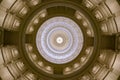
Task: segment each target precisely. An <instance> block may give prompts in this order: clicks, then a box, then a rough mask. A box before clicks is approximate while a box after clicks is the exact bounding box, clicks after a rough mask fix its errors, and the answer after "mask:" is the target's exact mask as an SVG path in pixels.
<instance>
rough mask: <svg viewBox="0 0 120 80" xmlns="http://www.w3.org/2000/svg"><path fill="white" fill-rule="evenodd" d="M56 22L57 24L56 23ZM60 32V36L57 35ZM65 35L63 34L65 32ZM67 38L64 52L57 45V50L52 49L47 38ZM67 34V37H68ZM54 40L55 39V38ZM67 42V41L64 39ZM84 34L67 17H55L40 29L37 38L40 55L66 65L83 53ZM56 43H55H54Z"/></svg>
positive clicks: (50, 60)
mask: <svg viewBox="0 0 120 80" xmlns="http://www.w3.org/2000/svg"><path fill="white" fill-rule="evenodd" d="M55 21H56V22H55ZM59 31H60V33H59V34H57V33H58V32H59ZM62 31H63V32H65V34H63V32H62ZM52 34H53V35H57V36H58V37H59V35H62V36H64V35H65V36H67V38H68V40H69V41H68V42H66V43H67V44H68V45H67V46H66V47H65V46H64V45H63V47H65V48H64V49H63V50H61V49H60V48H59V46H58V45H56V44H54V45H56V47H57V48H58V49H59V50H58V49H57V48H55V49H54V48H53V47H51V46H52V45H50V44H51V43H49V41H48V40H50V39H51V38H49V37H47V36H50V35H52ZM66 34H67V35H66ZM53 39H54V37H53ZM64 40H65V39H64ZM83 41H84V40H83V33H82V31H81V29H80V27H79V26H78V25H77V24H76V23H75V22H74V21H73V20H71V19H69V18H67V17H53V18H51V19H48V20H47V21H45V22H44V23H43V24H42V25H41V27H40V28H39V29H38V32H37V36H36V45H37V48H38V51H39V53H40V54H41V55H42V57H43V58H44V59H46V60H47V61H49V62H52V63H55V64H65V63H68V62H70V61H72V60H74V59H75V58H76V57H77V56H78V55H79V54H80V52H81V50H82V47H83ZM54 42H55V41H54Z"/></svg>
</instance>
